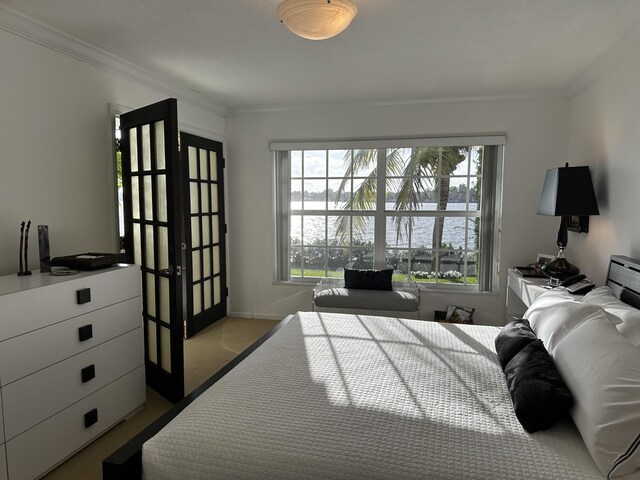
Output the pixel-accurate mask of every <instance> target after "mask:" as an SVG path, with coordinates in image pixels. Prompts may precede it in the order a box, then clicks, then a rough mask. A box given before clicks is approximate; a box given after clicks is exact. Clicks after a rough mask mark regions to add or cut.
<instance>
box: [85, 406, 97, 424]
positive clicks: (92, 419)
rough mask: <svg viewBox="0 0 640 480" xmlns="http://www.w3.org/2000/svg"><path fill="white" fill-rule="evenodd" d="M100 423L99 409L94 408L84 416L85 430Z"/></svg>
mask: <svg viewBox="0 0 640 480" xmlns="http://www.w3.org/2000/svg"><path fill="white" fill-rule="evenodd" d="M97 421H98V409H97V408H94V409H93V410H89V411H88V412H87V413H85V414H84V428H89V427H90V426H91V425H93V424H94V423H96V422H97Z"/></svg>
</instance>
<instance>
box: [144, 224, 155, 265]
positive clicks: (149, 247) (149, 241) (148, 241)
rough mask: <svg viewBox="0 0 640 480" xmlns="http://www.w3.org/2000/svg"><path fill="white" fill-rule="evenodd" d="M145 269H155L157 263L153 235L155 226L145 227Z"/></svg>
mask: <svg viewBox="0 0 640 480" xmlns="http://www.w3.org/2000/svg"><path fill="white" fill-rule="evenodd" d="M145 234H146V237H147V238H145V267H148V268H151V269H153V268H155V261H154V258H153V254H154V252H155V250H154V243H155V242H154V235H153V225H146V226H145Z"/></svg>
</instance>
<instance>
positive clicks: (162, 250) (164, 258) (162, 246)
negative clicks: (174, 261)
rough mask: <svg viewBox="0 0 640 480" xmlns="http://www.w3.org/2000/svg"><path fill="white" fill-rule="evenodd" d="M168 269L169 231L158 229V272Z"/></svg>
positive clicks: (164, 228)
mask: <svg viewBox="0 0 640 480" xmlns="http://www.w3.org/2000/svg"><path fill="white" fill-rule="evenodd" d="M167 268H169V229H168V228H167V227H158V270H164V269H167Z"/></svg>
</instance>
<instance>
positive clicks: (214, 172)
mask: <svg viewBox="0 0 640 480" xmlns="http://www.w3.org/2000/svg"><path fill="white" fill-rule="evenodd" d="M209 172H210V173H211V180H213V181H214V182H215V181H217V180H218V154H217V153H216V152H214V151H209Z"/></svg>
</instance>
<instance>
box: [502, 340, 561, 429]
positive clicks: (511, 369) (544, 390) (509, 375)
mask: <svg viewBox="0 0 640 480" xmlns="http://www.w3.org/2000/svg"><path fill="white" fill-rule="evenodd" d="M504 375H505V377H506V379H507V386H508V387H509V393H510V394H511V400H512V401H513V409H514V410H515V412H516V417H518V420H519V421H520V423H521V424H522V426H523V427H524V429H525V430H526V431H527V432H529V433H534V432H537V431H540V430H546V429H547V428H550V427H551V426H553V425H554V424H555V423H556V422H557V421H558V420H559V419H560V418H562V417H563V416H565V415H567V414H568V413H569V409H570V408H571V405H573V396H572V395H571V392H570V391H569V389H568V388H567V386H566V385H565V383H564V381H563V380H562V377H560V374H559V373H558V371H557V370H556V367H555V364H554V363H553V359H552V358H551V355H549V353H548V352H547V350H546V348H544V345H543V343H542V340H534V341H533V342H531V343H530V344H529V345H527V346H526V347H524V348H523V349H522V350H520V352H518V353H517V354H516V355H515V356H514V357H513V358H512V359H511V361H510V362H509V363H508V364H507V366H506V367H505V369H504Z"/></svg>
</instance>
